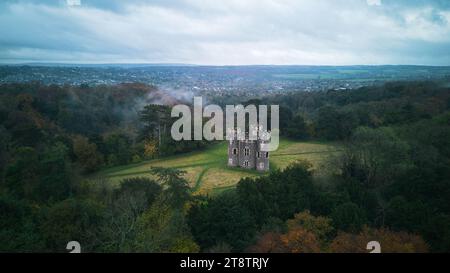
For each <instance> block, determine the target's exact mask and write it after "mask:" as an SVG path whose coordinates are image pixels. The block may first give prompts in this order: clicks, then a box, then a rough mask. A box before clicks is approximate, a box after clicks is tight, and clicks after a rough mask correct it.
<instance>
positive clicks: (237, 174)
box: [97, 139, 337, 194]
mask: <svg viewBox="0 0 450 273" xmlns="http://www.w3.org/2000/svg"><path fill="white" fill-rule="evenodd" d="M336 150H337V149H336V147H335V146H334V145H331V144H324V143H317V142H295V141H291V140H286V139H283V140H282V141H281V142H280V147H279V148H278V150H277V151H276V152H274V153H271V155H270V164H271V166H270V167H271V169H275V168H280V169H283V168H285V167H286V166H288V165H289V164H290V163H292V162H294V161H296V160H299V159H307V160H308V161H310V162H311V163H312V164H313V166H314V168H317V167H319V166H320V164H321V163H323V161H324V159H325V157H326V156H327V155H329V154H330V153H333V152H335V151H336ZM156 166H158V167H171V168H177V169H182V170H184V171H186V175H185V177H186V179H187V180H188V181H189V183H190V185H191V187H192V188H193V190H194V191H195V192H196V193H210V194H211V193H217V192H220V191H223V190H225V189H228V188H230V187H233V186H235V185H236V183H237V182H238V181H239V179H241V178H242V177H254V176H259V175H264V174H261V173H258V172H257V171H251V170H244V169H239V168H229V167H228V166H227V142H226V141H224V142H222V143H220V144H217V145H215V146H213V147H211V148H209V149H207V150H204V151H199V152H194V153H189V154H182V155H177V156H172V157H167V158H163V159H157V160H150V161H144V162H141V163H137V164H130V165H126V166H119V167H114V168H110V169H106V170H104V171H102V172H100V173H98V174H97V176H105V177H107V178H108V179H109V180H110V181H111V182H112V183H114V184H118V183H120V181H121V180H122V179H124V178H130V177H136V176H145V177H151V174H150V173H149V170H150V167H156Z"/></svg>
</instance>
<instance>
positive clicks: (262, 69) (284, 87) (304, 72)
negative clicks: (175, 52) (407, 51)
mask: <svg viewBox="0 0 450 273" xmlns="http://www.w3.org/2000/svg"><path fill="white" fill-rule="evenodd" d="M392 80H396V81H400V80H402V81H408V80H415V81H416V80H443V81H445V82H448V81H450V67H436V66H196V65H143V64H142V65H139V64H129V65H62V64H61V65H50V64H32V65H2V66H0V84H4V83H14V82H31V81H39V82H41V83H43V84H56V85H64V84H71V85H89V86H93V85H102V84H105V85H114V84H119V83H130V82H140V83H145V84H152V85H156V86H159V87H163V88H162V89H164V88H166V89H173V90H182V91H188V92H192V93H194V94H198V95H205V96H208V95H213V96H215V97H218V96H219V97H220V96H225V95H229V94H233V95H235V96H236V95H239V94H240V93H242V95H245V96H252V95H259V96H261V95H265V94H277V93H286V92H292V91H304V92H311V91H323V90H347V89H356V88H360V87H363V86H373V85H379V84H383V83H384V82H387V81H392Z"/></svg>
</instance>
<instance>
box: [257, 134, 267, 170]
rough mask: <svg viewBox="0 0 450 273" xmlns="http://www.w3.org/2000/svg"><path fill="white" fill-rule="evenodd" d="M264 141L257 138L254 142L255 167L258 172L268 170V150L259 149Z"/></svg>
mask: <svg viewBox="0 0 450 273" xmlns="http://www.w3.org/2000/svg"><path fill="white" fill-rule="evenodd" d="M264 143H265V141H263V140H261V139H259V140H258V141H257V144H256V169H257V170H258V171H260V172H266V171H268V170H269V168H270V166H269V152H264V151H261V144H264Z"/></svg>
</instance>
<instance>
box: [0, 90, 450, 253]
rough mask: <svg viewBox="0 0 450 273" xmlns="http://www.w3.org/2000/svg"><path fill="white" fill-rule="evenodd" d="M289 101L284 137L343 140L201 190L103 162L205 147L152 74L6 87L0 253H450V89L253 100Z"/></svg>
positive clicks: (1, 99) (0, 144)
mask: <svg viewBox="0 0 450 273" xmlns="http://www.w3.org/2000/svg"><path fill="white" fill-rule="evenodd" d="M210 101H211V102H214V101H217V102H220V104H223V103H225V102H227V103H228V102H231V103H233V104H237V103H256V104H259V103H261V104H279V105H280V107H281V108H280V109H281V111H280V114H281V116H280V129H281V133H282V135H283V136H284V137H287V138H293V139H299V140H321V141H334V142H339V143H340V145H341V146H342V147H343V148H342V152H341V153H339V155H336V156H334V157H330V158H329V160H328V161H329V162H328V164H329V173H330V175H328V176H326V177H320V178H318V177H317V176H315V175H314V172H315V170H312V169H311V165H310V163H309V162H306V161H301V162H296V163H294V164H292V165H291V166H290V167H288V168H286V169H285V170H274V171H272V172H271V173H270V174H269V175H267V176H262V177H259V178H253V179H251V178H246V179H242V180H241V181H240V182H239V183H238V185H237V186H236V188H234V189H231V190H228V191H225V192H223V193H221V194H219V195H217V196H199V195H193V194H192V192H191V190H190V188H189V186H188V183H187V181H186V180H185V179H184V178H183V176H182V175H183V173H182V172H181V171H179V170H176V169H165V168H154V169H150V170H148V171H149V172H152V173H153V174H154V176H155V177H156V178H155V179H154V180H152V179H148V178H142V177H136V178H133V179H126V180H124V181H122V182H121V183H120V185H119V186H117V187H114V186H112V185H111V183H109V181H108V180H107V179H106V178H101V177H100V178H96V179H88V177H89V176H90V174H92V173H94V172H96V171H98V170H101V169H102V168H106V167H111V166H119V165H124V164H128V163H132V162H139V161H142V160H148V159H153V158H158V157H165V156H168V155H172V154H177V153H183V152H188V151H193V150H198V149H202V148H204V147H205V146H206V145H213V144H207V143H205V142H201V141H190V142H175V141H173V140H172V139H171V138H170V135H169V132H170V125H171V123H172V121H173V120H172V119H171V118H170V106H171V105H173V104H175V103H177V102H178V101H177V99H176V98H173V97H168V96H166V95H165V94H164V92H162V91H161V90H158V88H156V87H153V86H147V85H143V84H122V85H118V86H106V85H105V86H93V87H91V86H85V85H81V86H69V85H65V86H56V85H49V86H48V85H42V84H39V83H24V84H5V85H1V86H0V139H1V141H0V172H1V178H0V219H1V220H0V251H2V252H65V251H66V249H65V247H66V244H67V242H69V241H72V240H77V241H79V242H80V243H81V245H82V251H83V252H367V250H366V244H367V242H368V241H371V240H376V241H379V242H380V243H381V244H382V247H383V251H384V252H448V251H450V205H449V202H448V200H450V148H449V147H450V145H449V144H450V137H449V136H450V88H448V87H446V86H445V85H441V84H440V83H437V82H392V83H387V84H385V85H383V86H373V87H364V88H360V89H356V90H346V91H334V90H330V91H328V92H293V93H286V94H284V95H277V96H266V97H262V98H256V99H252V100H249V101H246V102H244V101H242V99H241V98H239V97H228V98H226V99H224V98H221V99H218V98H210Z"/></svg>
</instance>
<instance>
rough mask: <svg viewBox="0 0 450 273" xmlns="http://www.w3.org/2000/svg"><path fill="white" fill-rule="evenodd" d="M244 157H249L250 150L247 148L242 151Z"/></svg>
mask: <svg viewBox="0 0 450 273" xmlns="http://www.w3.org/2000/svg"><path fill="white" fill-rule="evenodd" d="M244 155H245V156H249V155H250V149H249V148H245V149H244Z"/></svg>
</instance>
